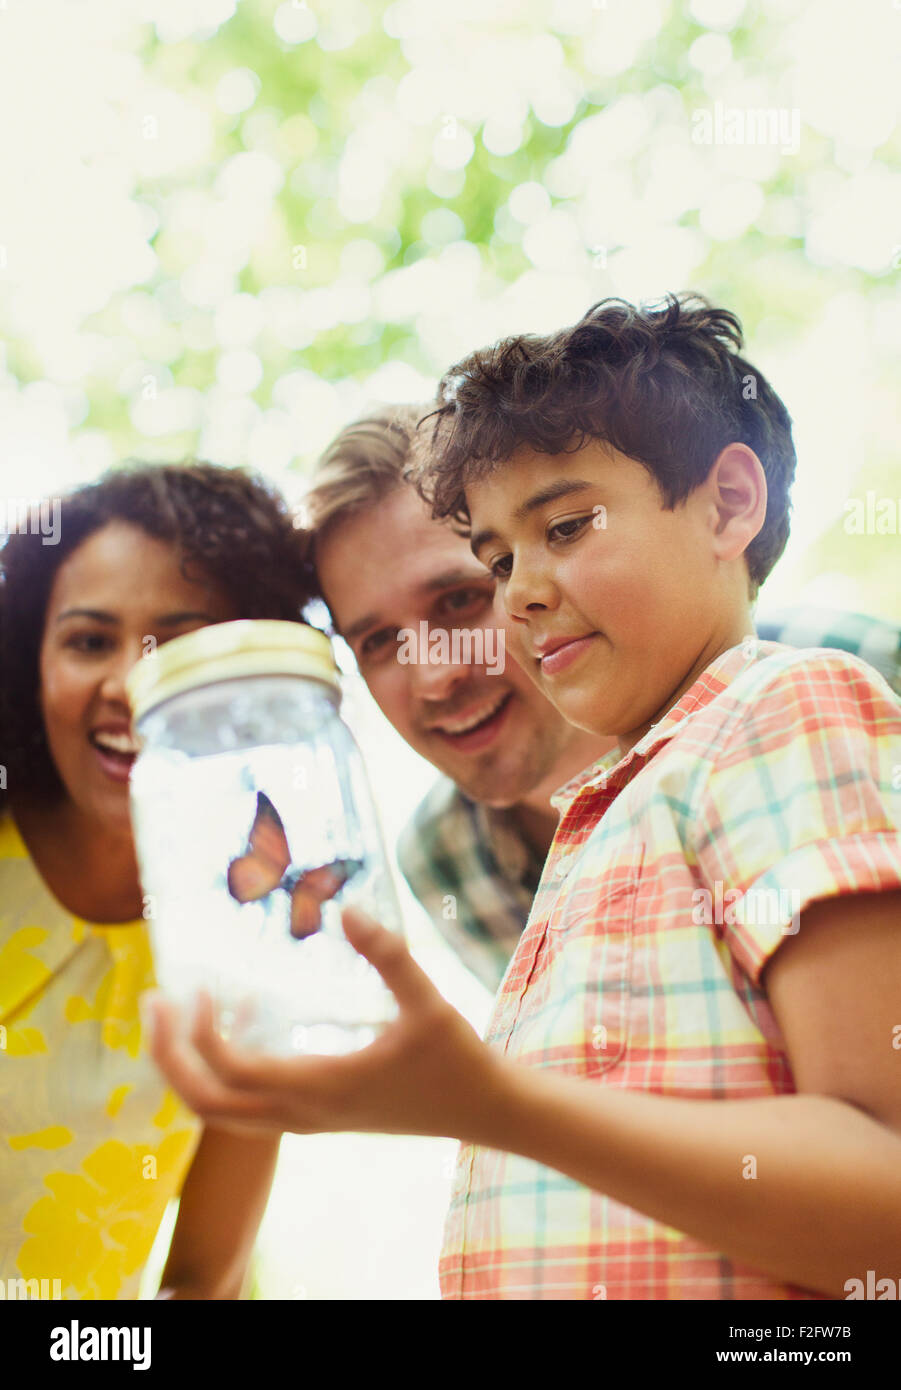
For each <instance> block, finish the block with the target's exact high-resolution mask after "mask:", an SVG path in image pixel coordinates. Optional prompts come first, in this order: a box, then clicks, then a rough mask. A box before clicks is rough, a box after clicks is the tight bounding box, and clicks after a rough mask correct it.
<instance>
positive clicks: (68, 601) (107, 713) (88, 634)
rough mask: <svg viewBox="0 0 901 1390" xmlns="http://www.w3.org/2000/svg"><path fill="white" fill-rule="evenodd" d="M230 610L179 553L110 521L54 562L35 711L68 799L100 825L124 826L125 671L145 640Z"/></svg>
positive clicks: (223, 617)
mask: <svg viewBox="0 0 901 1390" xmlns="http://www.w3.org/2000/svg"><path fill="white" fill-rule="evenodd" d="M239 616H240V615H239V614H238V613H237V612H236V611H235V609H234V607H233V606H232V605H231V604H230V603H229V602H228V601H227V600H226V598H225V596H224V595H223V594H222V593H221V592H219V591H218V590H217V589H216V588H215V587H214V586H213V585H211V584H208V583H206V582H202V581H198V582H191V581H189V580H187V579H185V578H184V577H183V575H182V574H181V571H180V568H179V553H178V551H177V550H176V549H175V547H174V546H172V545H171V544H170V543H168V542H166V541H160V540H155V539H153V538H152V537H151V536H148V535H147V534H146V533H145V532H144V531H142V530H140V529H139V528H138V527H136V526H132V525H129V524H128V523H127V522H119V521H116V522H110V523H109V524H108V525H106V526H104V527H103V528H102V529H101V530H99V531H96V532H95V533H94V534H93V535H92V536H89V537H88V539H87V540H86V541H84V542H83V543H82V544H81V545H80V546H79V547H78V549H77V550H74V551H73V552H72V554H71V555H70V556H69V557H68V558H67V559H66V560H65V561H64V562H63V564H62V565H61V566H60V568H59V570H58V572H57V575H56V578H55V580H54V583H53V588H52V589H51V591H50V599H49V602H48V604H47V613H46V616H45V620H44V633H43V639H42V642H41V652H40V682H41V684H40V690H41V696H40V698H41V713H42V715H43V719H44V728H45V730H46V734H47V743H48V745H49V748H50V754H51V756H52V758H53V761H54V763H55V764H56V769H57V772H58V773H59V775H60V777H61V779H62V782H63V785H64V786H65V788H66V791H67V792H68V795H69V797H70V799H71V800H72V801H73V802H74V803H75V805H76V806H77V807H78V808H79V810H81V811H83V812H84V813H85V814H86V815H88V816H90V817H91V818H92V819H94V820H96V821H100V822H102V823H103V824H104V825H105V826H106V828H107V829H109V830H112V831H119V832H124V831H127V830H128V829H129V824H130V822H129V813H128V777H129V772H130V770H131V765H132V763H133V761H134V756H135V753H136V751H137V750H136V746H135V744H134V742H133V740H132V737H131V732H130V725H131V716H130V711H129V706H128V701H127V698H126V694H125V678H126V676H127V675H128V673H129V671H130V670H131V668H132V666H134V664H135V662H136V661H138V660H139V659H140V658H141V657H142V656H143V655H145V654H146V653H147V652H148V651H152V650H153V648H154V646H159V645H160V644H162V643H163V642H167V641H168V640H169V639H170V638H171V637H178V636H179V635H180V634H182V633H185V632H191V631H193V630H194V629H195V628H198V627H205V626H206V625H207V624H209V623H219V622H228V621H229V620H231V619H234V618H237V617H239Z"/></svg>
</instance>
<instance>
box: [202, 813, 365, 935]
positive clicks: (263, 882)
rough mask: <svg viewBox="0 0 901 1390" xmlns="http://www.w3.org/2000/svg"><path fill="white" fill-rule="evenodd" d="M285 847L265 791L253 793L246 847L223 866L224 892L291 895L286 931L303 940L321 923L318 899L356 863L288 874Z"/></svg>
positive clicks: (249, 897) (337, 862)
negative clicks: (280, 891)
mask: <svg viewBox="0 0 901 1390" xmlns="http://www.w3.org/2000/svg"><path fill="white" fill-rule="evenodd" d="M290 867H291V850H290V848H289V846H288V837H287V836H286V834H285V827H284V825H283V824H282V819H281V816H280V815H279V814H278V811H276V809H275V807H274V806H273V804H272V802H271V801H270V800H269V797H268V796H267V795H266V793H265V792H257V809H256V815H255V816H254V819H253V825H252V826H251V828H250V835H249V836H248V842H247V850H246V852H245V853H244V854H242V855H239V856H238V857H237V858H236V859H232V860H231V862H230V863H229V866H228V875H227V883H228V891H229V893H230V894H231V896H232V897H233V898H234V899H235V901H236V902H239V903H248V902H258V901H259V899H260V898H265V897H266V896H267V895H268V894H269V893H272V892H274V891H275V890H276V889H284V891H285V892H286V893H287V894H288V895H289V897H290V899H291V935H292V936H294V937H296V938H298V940H303V939H305V938H306V937H308V936H313V935H314V933H315V932H317V931H319V929H320V927H321V926H322V911H321V909H322V904H323V903H324V902H327V901H328V899H329V898H333V897H334V896H335V894H336V893H339V892H340V891H341V889H342V888H343V887H344V885H345V883H348V882H349V881H350V879H351V878H353V876H354V874H356V873H357V872H358V871H359V870H360V869H361V868H362V867H363V865H362V861H361V860H359V859H333V860H332V861H331V862H330V863H328V864H320V865H318V866H316V867H315V868H311V869H304V870H302V871H300V872H298V871H296V870H295V871H294V872H292V873H289V872H288V870H289V869H290Z"/></svg>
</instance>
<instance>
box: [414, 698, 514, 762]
mask: <svg viewBox="0 0 901 1390" xmlns="http://www.w3.org/2000/svg"><path fill="white" fill-rule="evenodd" d="M512 698H513V691H512V690H506V691H500V692H499V693H498V694H497V695H492V696H489V697H488V698H486V699H482V700H479V701H478V702H477V703H470V704H469V705H468V706H466V707H464V708H463V709H462V710H461V711H460V712H458V713H455V714H453V715H445V717H444V718H443V719H440V720H436V721H435V722H434V723H433V724H431V725H430V726H429V729H428V732H429V733H432V734H439V735H441V737H442V738H443V739H446V740H447V741H448V742H449V743H452V744H453V746H454V747H455V748H459V749H460V750H461V751H463V752H469V751H475V749H476V748H477V747H478V748H483V747H484V746H485V745H486V744H487V743H490V742H491V740H492V738H493V737H494V735H495V734H496V733H497V732H498V731H499V729H500V727H501V725H502V723H503V722H504V719H505V717H506V713H507V709H508V707H509V705H510V701H511V700H512Z"/></svg>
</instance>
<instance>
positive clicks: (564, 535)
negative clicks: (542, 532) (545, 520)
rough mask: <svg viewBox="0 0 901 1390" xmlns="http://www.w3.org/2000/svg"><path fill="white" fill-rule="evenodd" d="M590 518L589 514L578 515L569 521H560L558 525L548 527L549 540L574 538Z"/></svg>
mask: <svg viewBox="0 0 901 1390" xmlns="http://www.w3.org/2000/svg"><path fill="white" fill-rule="evenodd" d="M590 520H591V518H590V517H587V516H576V517H572V518H571V519H570V520H569V521H558V522H557V523H556V525H554V526H549V527H548V533H547V534H548V540H560V541H569V540H572V539H573V538H574V537H575V536H578V535H579V533H580V532H581V531H582V529H583V528H584V527H585V526H586V525H587V524H588V522H589V521H590Z"/></svg>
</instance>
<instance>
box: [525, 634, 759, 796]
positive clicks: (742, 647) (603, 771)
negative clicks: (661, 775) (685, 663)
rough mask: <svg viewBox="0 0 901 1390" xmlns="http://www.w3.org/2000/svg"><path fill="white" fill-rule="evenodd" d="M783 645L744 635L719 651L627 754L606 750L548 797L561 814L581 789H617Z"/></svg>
mask: <svg viewBox="0 0 901 1390" xmlns="http://www.w3.org/2000/svg"><path fill="white" fill-rule="evenodd" d="M783 647H784V644H783V643H780V642H762V641H760V639H759V638H757V637H753V638H745V639H744V641H743V642H741V643H739V645H738V646H737V647H730V648H729V649H728V651H725V652H720V654H719V656H717V657H715V658H714V659H713V661H711V663H710V665H709V666H707V667H705V669H704V670H703V671H702V672H701V674H700V675H699V676H698V678H697V680H696V681H695V682H694V684H693V685H691V686H689V688H688V690H686V691H685V692H684V694H682V695H680V696H679V699H678V700H677V701H676V703H675V704H674V705H673V707H672V708H671V709H669V710H667V711H666V713H665V714H664V715H663V718H662V719H658V720H657V721H656V722H655V723H654V724H652V725H651V727H650V728H649V729H648V731H647V733H646V734H644V735H643V736H642V737H641V738H640V739H639V740H638V742H637V743H636V744H634V746H633V747H632V748H630V749H629V752H628V753H626V754H625V755H624V754H623V753H622V752H620V750H619V749H618V748H614V749H613V750H612V751H611V752H610V753H605V755H604V756H603V757H602V758H599V759H598V761H597V762H596V763H593V764H592V766H591V767H588V768H586V769H585V770H584V771H583V772H580V773H578V774H577V776H575V777H573V778H572V779H571V780H570V781H569V782H567V783H566V784H565V785H564V786H562V787H560V788H559V789H558V790H557V791H556V792H555V793H554V795H553V796H552V797H551V805H552V806H553V807H554V808H555V809H556V810H558V811H559V812H560V813H561V815H562V814H563V812H564V811H565V810H566V809H567V807H568V806H571V805H572V803H573V802H574V801H575V799H576V797H577V796H578V795H579V793H580V792H583V791H588V790H589V789H592V790H593V789H603V790H607V791H610V790H613V791H619V789H620V788H621V787H622V786H624V785H625V783H626V782H628V781H630V780H631V778H632V777H634V776H635V774H636V772H638V771H639V768H640V767H643V766H644V764H645V763H646V762H647V761H648V759H649V758H651V757H653V755H654V754H655V753H656V752H657V750H658V749H659V748H661V747H662V745H663V744H664V743H667V742H668V741H669V740H670V739H671V738H673V737H674V735H675V734H676V733H677V732H678V730H679V728H680V726H681V725H682V724H683V723H684V722H685V720H686V719H688V718H689V717H690V716H691V715H693V714H696V713H697V711H698V710H701V709H704V708H705V706H707V705H709V704H710V702H711V700H715V699H716V697H717V696H718V695H721V694H722V692H723V691H724V690H725V689H726V688H727V686H729V685H731V684H732V682H733V681H734V680H735V678H736V676H739V675H741V673H742V671H744V670H746V669H747V667H748V666H749V665H750V664H751V663H752V662H755V661H760V660H761V659H762V658H764V657H767V656H772V655H773V654H774V653H775V652H778V651H782V650H783Z"/></svg>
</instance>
